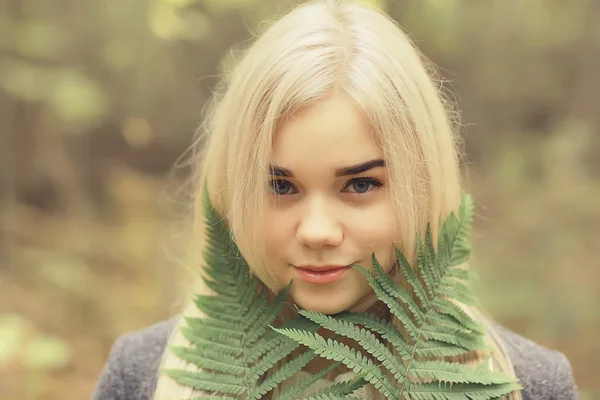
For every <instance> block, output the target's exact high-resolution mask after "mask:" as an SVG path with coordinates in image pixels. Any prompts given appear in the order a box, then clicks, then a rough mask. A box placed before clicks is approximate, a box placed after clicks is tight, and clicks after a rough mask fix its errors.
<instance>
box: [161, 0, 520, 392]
mask: <svg viewBox="0 0 600 400" xmlns="http://www.w3.org/2000/svg"><path fill="white" fill-rule="evenodd" d="M228 78H229V80H228V81H226V82H224V84H225V85H224V88H225V89H226V90H224V92H223V95H222V96H221V97H220V98H215V100H214V104H213V108H212V113H211V114H210V115H209V117H208V118H207V122H206V123H205V124H204V129H203V130H202V132H201V136H200V137H199V140H198V143H202V145H203V150H202V151H201V152H200V151H198V152H196V157H197V160H195V161H194V162H195V163H196V164H197V165H198V171H197V174H196V176H195V190H194V191H195V194H196V200H195V205H194V208H195V210H194V214H195V215H194V231H195V232H194V235H193V240H194V243H193V247H194V248H196V249H200V250H202V249H203V248H204V215H203V204H202V201H201V199H202V188H203V187H204V186H205V185H206V187H207V188H208V192H209V194H210V197H211V201H212V203H213V205H214V206H215V208H216V209H217V211H218V212H219V213H220V215H222V216H223V218H225V220H226V222H227V224H228V226H229V227H230V229H231V231H232V234H233V237H234V239H235V241H236V243H237V245H238V247H239V248H240V251H241V253H242V254H243V256H244V258H245V259H246V260H247V261H248V263H249V265H250V266H251V268H252V271H253V273H255V274H256V275H257V276H258V277H259V278H261V280H263V281H264V282H265V283H266V284H267V286H269V288H270V289H271V290H272V291H273V292H277V291H278V290H279V289H280V288H279V287H278V284H277V282H276V280H275V279H274V277H273V276H271V275H270V274H269V271H268V268H266V265H267V262H266V250H265V243H264V237H265V234H264V223H263V221H264V215H265V214H264V213H265V207H266V194H267V185H266V183H267V182H268V165H269V159H270V156H271V147H272V140H273V135H274V133H275V132H276V130H277V128H278V126H279V124H280V123H282V122H283V121H284V120H285V118H287V117H289V116H290V115H293V114H294V113H296V112H298V111H299V110H301V109H304V108H306V107H309V106H312V105H314V104H316V103H317V102H319V101H323V100H324V99H326V98H327V97H328V96H329V95H331V93H333V92H337V93H343V94H345V95H346V96H347V97H348V98H349V99H351V100H352V101H353V102H354V103H355V105H356V107H357V108H358V109H359V110H361V111H362V112H363V113H364V115H365V116H366V117H367V118H368V121H369V122H370V124H371V125H372V128H373V131H374V132H375V137H374V138H375V140H376V142H377V144H378V145H379V146H380V147H381V149H382V150H383V153H384V159H385V162H386V167H387V171H388V172H387V173H388V175H389V180H388V181H389V182H390V183H389V192H390V193H391V195H392V197H393V200H394V205H395V211H396V213H395V216H396V220H397V227H398V234H399V238H400V239H401V240H400V241H399V248H400V250H401V251H402V252H403V253H404V254H405V255H406V256H407V258H408V260H409V261H411V262H412V265H415V261H416V255H415V248H416V243H415V240H416V235H417V234H419V235H423V234H424V231H425V227H426V226H427V224H428V223H429V224H431V228H432V231H433V235H434V237H437V234H436V233H437V230H438V217H439V216H442V217H446V216H448V215H449V214H450V213H451V212H452V211H456V210H457V208H458V206H459V204H460V200H461V180H460V170H459V154H460V152H459V149H460V146H459V137H458V134H457V132H456V129H453V121H454V120H453V118H451V117H450V116H451V115H452V114H451V113H452V109H451V107H450V102H447V101H445V97H444V95H443V94H442V92H441V89H440V87H438V85H437V82H439V79H438V77H437V76H436V74H435V71H434V69H433V68H432V66H431V65H430V64H429V62H428V61H427V60H426V59H425V58H424V57H423V56H422V55H421V54H420V53H419V52H418V50H417V49H416V48H415V46H414V45H413V44H412V42H411V40H410V38H409V37H408V36H407V35H406V34H405V33H404V32H403V31H402V30H401V29H400V28H399V27H398V25H397V24H396V23H395V22H394V21H392V20H391V19H390V18H389V17H387V16H386V15H385V14H383V13H381V12H379V11H377V10H375V9H372V8H369V7H365V6H361V5H358V4H352V3H348V2H340V1H334V0H325V1H316V2H311V3H307V4H304V5H301V6H298V7H297V8H295V9H294V10H293V11H291V12H290V13H288V14H287V15H285V16H284V17H283V18H281V19H279V20H278V21H277V22H275V23H274V24H273V25H272V26H270V27H269V29H267V30H266V31H265V32H264V33H263V34H262V35H261V36H260V37H259V38H258V39H257V40H256V41H255V42H254V44H253V45H252V46H251V47H250V48H249V49H248V51H247V53H246V54H245V56H244V58H243V59H242V60H241V61H240V62H239V64H237V66H236V67H235V69H234V70H233V72H232V73H231V74H230V75H229V76H228ZM194 265H202V257H201V256H200V255H198V258H197V260H196V261H195V264H194ZM197 275H198V279H197V281H196V282H195V283H194V285H193V291H194V292H195V293H209V291H208V288H206V287H205V285H204V284H203V282H202V280H201V279H200V278H201V275H202V270H201V269H200V270H199V271H198V274H197ZM394 276H395V278H396V280H397V281H399V283H401V284H403V282H401V280H402V279H401V275H398V274H397V273H394ZM374 302H375V299H374V297H371V298H370V299H369V300H367V302H366V303H365V304H363V305H362V307H361V308H363V309H365V308H368V307H369V306H371V305H372V304H373V303H374ZM465 309H466V310H467V307H465ZM467 311H468V312H469V313H470V314H471V315H472V316H473V317H474V318H476V319H477V320H478V321H480V322H481V323H483V324H484V326H486V328H487V329H486V330H487V331H488V335H487V338H488V341H489V343H490V344H491V345H492V347H493V349H494V350H493V352H492V363H491V368H494V369H499V370H502V371H505V372H507V373H508V374H509V375H511V376H514V371H513V368H512V366H511V363H510V360H509V358H508V356H507V354H506V353H505V352H504V351H503V350H502V343H501V341H500V339H499V338H498V337H497V336H496V335H495V334H494V332H493V329H492V327H491V325H490V323H489V321H488V320H487V319H486V318H485V317H483V315H482V313H480V312H479V311H478V310H474V309H468V310H467ZM197 315H198V311H197V310H196V308H195V306H194V305H193V303H192V302H191V301H189V300H188V305H187V307H186V308H185V310H184V312H183V316H197ZM395 322H396V323H398V322H397V321H395ZM181 324H183V318H181V320H180V322H179V325H178V327H177V328H176V329H175V330H174V332H173V334H172V336H171V337H170V339H169V345H189V343H188V342H187V341H186V340H185V339H184V338H183V336H182V335H181V333H180V332H179V331H180V329H179V326H180V325H181ZM483 357H484V355H482V354H475V353H473V354H469V356H468V357H463V359H461V361H462V362H465V363H475V362H478V361H481V360H483ZM161 368H180V369H188V370H193V368H194V366H192V365H189V364H187V363H185V362H183V361H181V360H180V359H178V358H177V357H176V356H175V355H173V354H172V353H171V352H169V351H168V350H166V351H165V353H164V355H163V359H162V363H161ZM199 395H202V393H200V392H197V391H196V392H194V391H192V389H190V388H185V387H182V386H179V385H177V384H176V383H175V382H174V381H172V380H171V379H170V378H168V377H166V376H159V377H158V382H157V388H156V391H155V397H154V399H155V400H165V399H174V398H185V397H186V396H188V397H193V396H196V397H197V396H199ZM508 398H510V399H520V398H521V397H520V394H519V393H518V392H514V393H512V394H511V395H509V397H508Z"/></svg>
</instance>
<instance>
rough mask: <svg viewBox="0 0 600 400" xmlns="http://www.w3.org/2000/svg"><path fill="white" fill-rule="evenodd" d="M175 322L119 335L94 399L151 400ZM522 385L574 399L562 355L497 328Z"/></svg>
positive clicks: (561, 399)
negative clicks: (159, 367) (161, 360)
mask: <svg viewBox="0 0 600 400" xmlns="http://www.w3.org/2000/svg"><path fill="white" fill-rule="evenodd" d="M176 322H177V318H172V319H169V320H167V321H163V322H160V323H158V324H155V325H152V326H150V327H148V328H145V329H142V330H140V331H137V332H132V333H128V334H126V335H123V336H121V337H120V338H119V339H117V341H116V342H115V344H114V345H113V348H112V350H111V352H110V356H109V358H108V362H107V363H106V365H105V366H104V369H103V370H102V373H101V375H100V379H99V381H98V384H97V386H96V391H95V393H94V395H93V400H151V399H152V394H153V393H154V389H155V387H156V375H157V371H158V366H159V363H160V359H161V356H162V354H163V351H164V349H165V345H166V342H167V339H168V337H169V334H170V333H171V331H172V330H173V329H174V327H175V324H176ZM496 328H497V331H498V333H499V334H500V337H501V338H502V339H503V340H504V341H505V343H506V347H507V351H508V352H509V355H510V357H511V360H512V362H513V364H514V367H515V372H516V374H517V377H518V378H519V379H520V381H521V384H522V385H523V387H524V389H523V392H522V394H523V399H524V400H577V399H579V395H578V392H577V385H576V384H575V380H574V379H573V374H572V371H571V365H570V364H569V361H568V360H567V358H566V357H565V355H564V354H562V353H560V352H558V351H553V350H549V349H547V348H545V347H543V346H540V345H538V344H536V343H534V342H532V341H530V340H527V339H525V338H523V337H521V336H519V335H517V334H516V333H514V332H511V331H509V330H508V329H506V328H503V327H501V326H496Z"/></svg>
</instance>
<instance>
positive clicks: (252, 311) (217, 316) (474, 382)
mask: <svg viewBox="0 0 600 400" xmlns="http://www.w3.org/2000/svg"><path fill="white" fill-rule="evenodd" d="M473 209H474V207H473V202H472V199H471V198H470V197H469V196H468V195H465V196H463V202H462V203H461V206H460V208H459V210H458V217H457V216H456V215H455V214H454V213H451V214H450V216H449V217H448V218H446V220H445V221H443V222H441V221H440V222H441V223H440V224H439V226H438V231H439V232H438V237H437V248H436V247H435V245H434V239H433V235H432V230H431V227H430V226H429V225H428V226H427V229H426V231H425V235H424V237H423V238H421V237H417V238H416V250H417V254H416V256H417V257H416V258H417V265H416V268H413V266H411V265H410V263H409V262H408V260H407V259H406V258H405V257H404V255H403V254H402V253H401V252H400V251H399V250H398V249H397V248H395V247H394V254H395V255H396V261H397V265H398V266H399V267H400V271H399V272H401V273H402V274H403V276H404V279H405V281H406V282H407V283H408V285H409V286H410V288H409V290H406V289H405V288H403V287H402V286H400V285H399V284H398V283H397V282H396V281H395V280H394V279H392V278H391V277H390V275H389V274H388V272H387V271H386V270H385V268H384V267H383V266H382V265H380V263H379V262H378V260H377V259H376V257H375V254H373V255H372V265H373V270H372V271H370V270H367V269H366V268H364V267H363V266H360V265H353V267H354V268H356V269H358V270H359V271H360V272H361V273H362V274H363V276H364V277H365V279H366V280H367V282H368V283H369V285H370V286H371V288H372V289H373V291H374V293H375V295H376V296H377V298H378V300H380V301H381V302H382V303H383V304H385V305H386V306H387V308H388V309H389V312H390V313H391V315H393V316H394V318H395V320H394V321H395V322H392V321H388V320H383V319H381V318H378V317H376V316H374V315H371V314H369V313H350V312H343V313H340V314H338V315H324V314H321V313H317V312H312V311H305V310H299V314H300V316H299V317H298V318H297V319H295V320H292V321H288V322H287V323H285V324H284V325H283V326H279V327H273V326H272V325H273V322H274V321H275V320H276V318H277V316H278V315H279V314H280V313H281V310H282V308H283V307H284V304H285V302H286V298H287V297H288V296H289V291H290V287H291V283H290V285H288V286H287V287H286V288H285V289H283V290H281V291H280V292H279V294H278V295H277V296H276V298H275V299H274V300H273V301H269V300H268V297H269V296H268V295H267V294H268V293H269V292H268V290H269V289H268V288H267V287H266V286H265V285H264V284H263V283H262V282H260V280H258V279H257V278H256V277H255V276H253V275H252V274H251V273H250V272H249V268H248V265H247V263H246V261H245V260H244V259H243V257H242V256H241V254H240V251H239V249H238V248H237V246H236V245H235V242H234V241H233V238H232V234H231V232H230V231H229V230H228V229H227V227H226V226H225V224H224V221H222V219H221V218H220V217H219V215H218V213H217V212H216V210H214V208H213V207H212V205H211V204H210V201H209V200H208V194H207V193H206V191H205V215H206V220H207V223H206V226H207V232H206V233H207V243H208V246H207V249H206V252H205V262H206V267H205V272H206V276H205V282H206V284H207V286H208V287H209V288H210V289H211V291H212V293H214V295H211V296H206V295H201V296H196V297H195V298H194V304H195V305H196V306H197V307H198V309H199V310H200V311H201V312H202V315H204V317H202V318H186V319H185V322H186V325H187V326H184V327H182V328H181V331H182V334H183V336H184V337H185V338H186V339H187V340H188V341H189V342H190V343H191V346H190V347H187V348H186V347H169V350H170V351H171V352H173V353H174V354H175V355H176V356H178V357H179V358H181V359H182V360H184V361H186V362H187V363H190V364H194V365H196V366H197V367H198V368H199V369H200V370H199V371H198V372H190V371H184V370H164V371H163V372H164V373H165V374H166V375H168V376H170V377H171V378H172V379H174V380H176V381H177V382H179V383H180V384H182V385H185V386H190V387H193V388H195V389H197V390H201V391H204V392H208V393H212V395H210V394H209V396H211V397H207V398H212V399H214V400H219V399H220V400H232V399H235V400H239V399H254V400H260V399H262V398H264V397H265V396H267V397H268V396H269V392H271V391H272V390H273V389H275V388H276V387H278V386H279V385H281V384H282V383H283V382H285V381H286V380H287V379H289V378H291V377H292V376H294V375H295V374H297V373H298V372H299V371H301V370H302V369H303V368H305V367H306V365H307V364H308V363H309V362H310V361H311V360H313V359H314V358H315V357H321V358H324V359H327V360H331V361H334V363H333V364H332V365H330V366H329V367H328V368H325V369H323V370H322V371H320V372H319V373H317V374H314V375H313V376H311V377H309V378H307V379H305V380H303V381H300V382H297V383H295V384H294V385H292V386H289V387H288V388H286V389H285V390H284V391H282V392H281V393H279V395H278V396H276V398H275V400H295V399H297V398H299V397H301V396H303V395H304V393H306V392H307V391H308V392H309V393H310V388H311V387H312V386H313V384H314V383H315V382H317V381H318V380H319V379H320V378H322V377H324V376H326V375H327V374H329V373H330V372H331V371H332V370H333V369H334V368H336V367H337V366H338V365H339V363H342V364H344V365H345V366H346V367H347V368H348V369H350V370H351V371H353V372H354V373H355V374H356V378H354V379H352V380H350V381H347V382H340V383H337V384H333V385H331V386H329V387H327V388H325V389H322V390H319V391H317V392H314V393H312V394H309V395H307V396H308V398H307V399H310V400H320V399H323V400H326V399H353V397H352V393H354V392H355V391H356V390H357V389H358V388H360V387H362V386H363V385H365V384H366V383H367V382H368V383H369V384H370V385H372V386H373V387H374V388H375V389H376V390H378V391H379V392H380V393H381V394H382V395H383V396H384V397H385V398H386V399H393V400H400V399H407V400H408V399H419V400H441V399H448V400H455V399H475V400H484V399H495V398H499V397H503V396H506V395H507V394H508V393H510V392H511V391H514V390H518V389H519V388H520V385H519V384H518V382H517V381H516V380H515V379H511V378H509V377H508V376H506V375H505V374H502V373H498V372H490V371H488V369H487V367H486V364H485V363H481V364H480V365H478V366H476V367H475V368H472V367H469V366H465V365H463V364H460V363H454V362H448V361H447V360H446V358H447V357H455V356H458V355H465V354H467V353H469V352H473V351H482V352H483V351H489V350H490V348H489V346H488V345H487V343H486V342H485V336H484V335H485V329H484V328H483V326H481V325H480V324H479V323H477V322H476V321H475V320H474V319H473V318H472V317H471V316H469V315H468V314H467V312H465V311H464V310H463V309H462V307H461V306H460V305H459V304H457V303H460V304H463V305H474V306H477V305H478V299H477V297H476V296H475V295H474V294H473V292H472V291H471V288H470V286H469V284H470V283H471V282H473V281H474V280H475V279H476V278H477V276H476V275H475V274H474V273H472V272H471V271H469V270H467V269H465V268H462V265H463V264H464V263H465V262H466V261H467V260H468V258H469V256H470V252H471V245H470V243H469V234H470V230H471V223H472V219H473ZM410 289H412V292H414V295H412V294H411V293H410ZM396 322H397V323H398V324H396ZM396 325H398V327H397V326H396ZM319 329H325V330H327V331H329V332H330V333H332V334H334V336H332V337H331V338H329V339H325V338H324V337H323V336H322V335H321V334H318V333H317V331H318V330H319ZM340 338H347V339H350V340H352V341H353V343H356V347H355V348H351V347H349V346H347V345H346V344H344V343H342V342H341V341H339V340H338V339H340ZM299 346H306V347H307V348H308V349H309V350H308V351H304V352H302V353H299V355H298V356H296V357H295V358H293V359H290V360H288V358H289V356H290V354H292V353H293V352H294V351H296V350H297V349H298V348H299ZM284 360H285V362H284ZM305 400H306V399H305Z"/></svg>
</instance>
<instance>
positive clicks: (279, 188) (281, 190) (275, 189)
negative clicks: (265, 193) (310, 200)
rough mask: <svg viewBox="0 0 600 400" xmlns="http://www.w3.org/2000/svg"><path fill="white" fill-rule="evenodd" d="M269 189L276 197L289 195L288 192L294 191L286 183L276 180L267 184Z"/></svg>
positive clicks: (289, 184)
mask: <svg viewBox="0 0 600 400" xmlns="http://www.w3.org/2000/svg"><path fill="white" fill-rule="evenodd" d="M269 189H270V190H271V192H272V193H274V194H276V195H278V196H283V195H286V194H290V192H291V191H292V190H293V189H294V187H293V186H292V184H291V183H289V182H288V181H284V180H281V179H277V180H271V182H270V183H269Z"/></svg>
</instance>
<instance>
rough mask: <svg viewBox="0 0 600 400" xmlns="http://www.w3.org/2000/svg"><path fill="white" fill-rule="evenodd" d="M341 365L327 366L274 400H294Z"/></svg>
mask: <svg viewBox="0 0 600 400" xmlns="http://www.w3.org/2000/svg"><path fill="white" fill-rule="evenodd" d="M340 364H341V363H339V362H335V363H332V364H331V365H329V366H328V367H327V368H324V369H322V370H321V371H319V372H317V373H316V374H312V375H310V376H309V377H307V378H306V379H304V380H302V381H300V382H299V383H297V384H295V385H291V386H289V387H287V388H286V389H285V390H283V391H282V392H281V393H279V395H278V396H277V398H276V400H294V399H296V398H297V397H299V396H300V395H302V394H303V393H304V392H306V390H308V389H309V388H310V387H311V386H312V385H314V384H315V383H317V382H318V381H319V379H322V378H324V377H326V376H327V375H328V374H329V373H330V372H331V371H333V370H334V369H336V368H337V367H339V366H340Z"/></svg>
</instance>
